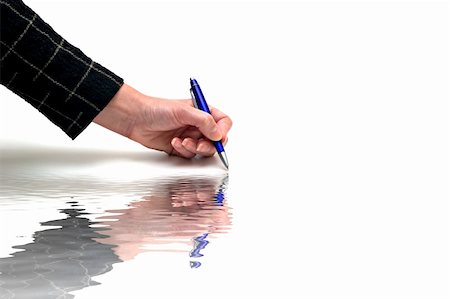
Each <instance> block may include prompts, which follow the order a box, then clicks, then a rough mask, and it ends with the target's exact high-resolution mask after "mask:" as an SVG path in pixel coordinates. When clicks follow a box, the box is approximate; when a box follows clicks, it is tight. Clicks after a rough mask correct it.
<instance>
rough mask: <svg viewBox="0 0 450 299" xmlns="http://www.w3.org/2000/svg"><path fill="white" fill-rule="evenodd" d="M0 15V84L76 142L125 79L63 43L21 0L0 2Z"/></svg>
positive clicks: (67, 43) (64, 41)
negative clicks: (75, 139) (76, 138)
mask: <svg viewBox="0 0 450 299" xmlns="http://www.w3.org/2000/svg"><path fill="white" fill-rule="evenodd" d="M0 14H1V15H0V20H1V26H0V36H1V42H0V53H1V59H0V71H1V74H0V83H1V84H3V85H5V86H6V87H7V88H9V89H10V90H11V91H13V92H14V93H16V94H18V95H19V96H20V97H22V98H24V99H25V100H26V101H27V102H29V103H30V104H31V105H33V106H34V107H35V108H36V109H38V110H39V111H40V112H41V113H43V114H44V115H45V116H46V117H47V118H48V119H50V120H51V121H52V122H53V123H55V124H56V125H58V126H59V127H60V128H61V129H62V130H63V131H64V132H65V133H66V134H67V135H69V136H70V137H71V138H75V137H77V136H78V135H79V134H80V133H81V132H82V131H83V130H84V129H85V128H86V127H87V126H88V125H89V124H90V123H91V122H92V120H93V119H94V118H95V117H96V116H97V114H98V113H99V112H100V111H101V110H102V109H103V108H104V107H105V106H106V105H107V104H108V103H109V101H110V100H111V99H112V97H113V96H114V95H115V94H116V92H117V91H118V90H119V88H120V87H121V85H122V84H123V80H122V79H121V78H120V77H118V76H117V75H115V74H114V73H112V72H110V71H109V70H108V69H106V68H104V67H103V66H101V65H100V64H98V63H96V62H94V61H93V60H92V59H91V58H89V57H88V56H86V55H85V54H84V53H83V52H82V51H80V50H79V49H78V48H76V47H74V46H73V45H71V44H70V43H69V42H67V41H66V40H64V39H63V38H62V37H61V36H60V35H59V34H57V33H56V32H55V31H54V30H53V28H52V27H50V26H49V25H48V24H47V23H45V22H44V21H43V20H42V19H41V18H40V17H39V16H38V15H37V14H36V13H35V12H34V11H33V10H32V9H31V8H29V7H28V6H26V5H25V4H24V3H23V2H22V1H19V0H14V1H13V0H5V1H2V2H0Z"/></svg>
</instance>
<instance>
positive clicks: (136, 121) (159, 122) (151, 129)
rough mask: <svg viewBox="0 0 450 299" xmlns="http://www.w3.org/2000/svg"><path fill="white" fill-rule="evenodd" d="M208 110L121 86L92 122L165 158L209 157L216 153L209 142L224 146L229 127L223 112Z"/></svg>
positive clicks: (230, 123)
mask: <svg viewBox="0 0 450 299" xmlns="http://www.w3.org/2000/svg"><path fill="white" fill-rule="evenodd" d="M209 108H210V110H211V115H210V114H208V113H206V112H203V111H200V110H198V109H196V108H194V107H193V105H192V100H167V99H160V98H154V97H149V96H146V95H144V94H142V93H140V92H139V91H137V90H135V89H133V88H132V87H130V86H128V85H126V84H124V85H123V86H122V87H121V88H120V89H119V91H118V92H117V94H116V95H115V96H114V97H113V99H112V100H111V102H110V103H109V104H108V105H107V106H106V107H105V108H104V109H103V110H102V111H101V112H100V113H99V114H98V115H97V117H96V118H95V119H94V122H95V123H97V124H99V125H101V126H103V127H105V128H107V129H110V130H112V131H114V132H116V133H119V134H121V135H123V136H126V137H128V138H130V139H131V140H134V141H136V142H139V143H140V144H142V145H144V146H146V147H148V148H152V149H156V150H160V151H164V152H166V153H167V154H169V155H177V156H181V157H184V158H192V157H194V156H195V155H197V154H198V155H201V156H205V157H209V156H212V155H214V153H215V151H216V150H215V148H214V145H213V144H212V142H211V141H210V140H222V142H223V143H224V144H225V143H226V142H227V134H228V131H229V130H230V128H231V125H232V122H231V119H230V118H229V117H228V116H227V115H225V114H224V113H223V112H221V111H219V110H218V109H216V108H214V107H209Z"/></svg>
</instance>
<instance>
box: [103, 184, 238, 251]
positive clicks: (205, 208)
mask: <svg viewBox="0 0 450 299" xmlns="http://www.w3.org/2000/svg"><path fill="white" fill-rule="evenodd" d="M219 184H220V182H218V181H215V180H213V179H204V178H202V179H198V178H197V179H176V180H173V181H172V182H170V183H167V182H166V181H165V182H156V183H155V188H154V189H152V192H151V194H150V195H148V196H145V197H144V198H143V200H141V201H137V202H132V203H131V204H130V209H125V210H110V211H107V212H111V213H114V214H119V215H116V216H105V217H100V218H99V219H97V220H100V221H101V220H117V221H105V222H103V224H106V225H107V226H108V227H109V230H105V231H104V232H103V233H104V234H105V235H108V236H109V237H108V238H103V239H99V240H98V242H101V243H108V244H111V245H115V247H114V248H113V250H114V252H115V253H116V254H117V255H118V256H119V257H120V258H121V259H122V260H128V259H132V258H134V257H135V256H136V255H137V254H138V253H140V252H142V251H145V250H146V249H145V248H144V247H149V248H151V247H152V246H156V245H158V247H157V248H158V250H161V249H164V248H167V246H166V245H167V244H169V243H174V242H176V243H185V244H189V246H192V242H193V241H192V239H193V238H194V237H196V236H198V235H201V234H204V233H207V232H221V231H222V232H224V231H226V229H227V226H228V225H230V223H231V220H230V215H229V211H228V208H227V206H226V205H224V206H220V205H217V204H216V202H215V195H216V192H217V189H218V186H219Z"/></svg>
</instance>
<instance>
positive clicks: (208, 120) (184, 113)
mask: <svg viewBox="0 0 450 299" xmlns="http://www.w3.org/2000/svg"><path fill="white" fill-rule="evenodd" d="M178 119H179V120H180V121H181V122H182V123H183V124H184V125H190V126H195V127H197V128H198V129H199V130H200V132H202V134H203V135H205V136H206V137H207V138H209V139H211V140H221V139H222V134H221V128H220V127H219V126H218V125H217V123H216V122H215V120H214V118H213V116H212V115H211V114H209V113H207V112H203V111H201V110H198V109H196V108H194V107H187V106H186V107H185V108H184V109H181V110H180V111H179V115H178Z"/></svg>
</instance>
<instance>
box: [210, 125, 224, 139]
mask: <svg viewBox="0 0 450 299" xmlns="http://www.w3.org/2000/svg"><path fill="white" fill-rule="evenodd" d="M211 135H212V137H213V140H214V141H218V140H221V139H222V134H221V133H220V131H219V129H218V128H217V127H214V129H213V130H212V132H211Z"/></svg>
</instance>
